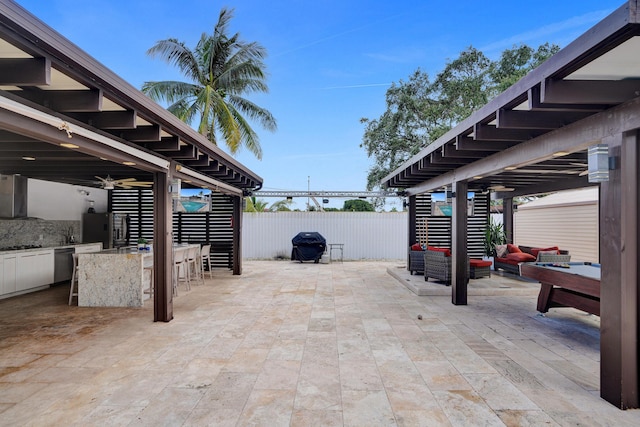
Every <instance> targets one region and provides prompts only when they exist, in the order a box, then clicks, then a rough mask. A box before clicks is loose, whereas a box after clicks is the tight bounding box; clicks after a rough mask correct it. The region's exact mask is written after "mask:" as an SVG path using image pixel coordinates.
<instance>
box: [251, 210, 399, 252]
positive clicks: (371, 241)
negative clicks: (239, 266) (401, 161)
mask: <svg viewBox="0 0 640 427" xmlns="http://www.w3.org/2000/svg"><path fill="white" fill-rule="evenodd" d="M407 220H408V215H407V213H406V212H386V213H378V212H260V213H251V212H245V213H244V214H243V219H242V257H243V258H244V259H274V258H277V257H284V258H289V257H290V256H291V249H292V245H291V239H292V238H293V237H294V236H295V235H296V234H298V233H300V232H304V231H317V232H318V233H320V234H322V235H323V236H324V238H325V239H327V243H344V259H345V260H360V259H380V260H396V259H397V260H405V259H406V257H407V248H408V245H409V243H408V241H407V234H408V226H407ZM334 255H335V252H334Z"/></svg>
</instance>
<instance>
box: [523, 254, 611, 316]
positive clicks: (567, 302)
mask: <svg viewBox="0 0 640 427" xmlns="http://www.w3.org/2000/svg"><path fill="white" fill-rule="evenodd" d="M593 268H596V267H593ZM521 269H522V275H523V276H525V277H529V278H531V279H535V280H537V281H539V282H540V293H539V294H538V305H537V309H538V311H539V312H541V313H546V312H548V311H549V308H552V307H574V308H577V309H579V310H582V311H586V312H587V313H591V314H595V315H597V316H600V280H598V279H595V278H593V277H588V276H584V275H580V274H576V273H572V272H571V269H567V271H561V270H562V269H555V268H553V269H552V268H547V267H544V266H540V265H535V264H533V263H531V264H530V263H526V264H523V265H522V266H521Z"/></svg>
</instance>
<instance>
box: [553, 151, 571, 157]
mask: <svg viewBox="0 0 640 427" xmlns="http://www.w3.org/2000/svg"><path fill="white" fill-rule="evenodd" d="M569 154H571V153H568V152H566V151H556V152H555V153H553V154H552V156H553V157H562V156H568V155H569Z"/></svg>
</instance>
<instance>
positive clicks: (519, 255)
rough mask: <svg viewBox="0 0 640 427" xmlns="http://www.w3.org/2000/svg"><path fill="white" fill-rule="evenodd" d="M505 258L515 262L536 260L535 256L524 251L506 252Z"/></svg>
mask: <svg viewBox="0 0 640 427" xmlns="http://www.w3.org/2000/svg"><path fill="white" fill-rule="evenodd" d="M505 258H507V259H508V260H514V261H516V262H531V261H535V260H536V257H534V256H533V255H531V254H528V253H525V252H514V253H510V254H507V256H506V257H505Z"/></svg>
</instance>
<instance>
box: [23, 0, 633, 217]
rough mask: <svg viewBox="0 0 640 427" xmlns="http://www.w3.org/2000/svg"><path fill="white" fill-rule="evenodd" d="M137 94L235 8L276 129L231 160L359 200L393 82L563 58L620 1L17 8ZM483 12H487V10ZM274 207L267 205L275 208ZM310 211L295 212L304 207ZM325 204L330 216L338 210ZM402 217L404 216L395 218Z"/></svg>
mask: <svg viewBox="0 0 640 427" xmlns="http://www.w3.org/2000/svg"><path fill="white" fill-rule="evenodd" d="M18 3H19V4H20V5H21V6H23V7H25V8H26V9H27V10H28V11H29V12H31V13H32V14H34V15H35V16H37V17H38V18H40V19H41V20H43V21H44V22H45V23H46V24H48V25H49V26H51V27H53V28H54V29H55V30H56V31H58V32H60V33H61V34H62V35H63V36H65V37H66V38H68V39H70V40H71V41H72V42H74V43H75V44H77V45H78V46H79V47H80V48H82V49H83V50H85V51H86V52H87V53H89V54H90V55H91V56H93V57H94V58H96V59H97V60H98V61H100V62H101V63H103V64H104V65H105V66H107V67H108V68H110V69H112V70H113V71H114V72H116V73H117V74H118V75H120V76H121V77H122V78H124V79H125V80H127V81H128V82H129V83H131V84H132V85H133V86H135V87H137V88H140V87H141V85H142V83H143V82H145V81H148V80H177V79H181V76H180V75H179V74H178V73H177V72H176V70H174V69H172V68H170V67H169V66H168V65H167V64H165V63H164V62H162V61H160V60H158V59H152V58H149V57H148V56H147V55H146V51H147V49H148V48H150V47H151V46H153V45H154V44H155V42H156V41H158V40H162V39H165V38H169V37H174V38H177V39H179V40H182V41H184V42H185V43H186V44H187V45H188V46H190V47H193V46H195V44H196V42H197V40H198V39H199V37H200V35H201V34H202V33H203V32H207V33H211V31H212V29H213V26H214V25H215V23H216V21H217V18H218V14H219V11H220V9H221V8H222V7H223V6H227V7H229V8H234V9H235V13H234V19H233V20H232V21H231V31H233V32H240V34H241V35H242V38H243V39H244V40H247V41H257V42H259V43H261V44H262V45H263V46H264V47H266V49H267V51H268V53H269V56H268V58H267V59H266V64H267V67H268V74H269V78H268V85H269V88H270V92H269V93H268V94H259V95H253V96H250V97H249V98H250V99H251V100H253V101H254V102H256V103H257V104H258V105H261V106H262V107H265V108H267V109H269V110H270V111H271V112H272V113H273V114H274V116H275V117H276V119H277V121H278V131H277V132H275V133H270V132H267V131H264V130H262V129H261V128H260V127H259V126H258V125H257V124H256V125H255V126H254V129H255V130H256V131H257V132H258V134H259V135H260V142H261V145H262V148H263V152H264V154H263V159H262V160H261V161H258V160H256V159H255V158H254V157H253V155H251V154H250V153H248V152H242V153H240V154H239V155H238V156H237V159H238V160H239V161H241V162H242V163H243V164H245V165H246V166H247V167H249V168H250V169H251V170H253V171H254V172H255V173H257V174H258V175H260V176H261V177H262V178H263V179H264V189H265V190H297V191H304V190H307V188H308V186H310V188H311V190H318V191H319V190H327V191H330V190H332V191H338V190H340V191H345V190H358V191H361V190H364V189H365V186H366V175H367V170H368V169H369V167H370V166H371V160H370V159H369V158H367V156H366V152H365V151H364V150H363V149H362V148H360V143H361V140H362V134H363V129H364V127H363V125H362V124H361V123H360V118H362V117H366V118H369V119H375V118H378V117H379V116H380V115H381V114H382V113H383V112H384V111H385V92H386V90H387V88H388V87H389V85H390V84H391V83H392V82H399V81H400V80H405V81H406V80H407V78H408V76H409V75H410V74H411V73H412V72H413V71H415V70H416V69H417V68H421V69H422V70H424V71H426V72H428V73H429V74H430V75H431V76H434V75H435V74H437V73H438V72H439V71H440V70H442V69H443V68H444V66H445V64H446V62H447V60H449V59H454V58H456V57H457V56H458V54H459V53H460V52H461V51H462V50H464V49H465V48H467V47H468V46H471V45H472V46H474V47H476V48H478V49H480V50H482V51H483V52H484V53H485V54H487V55H488V56H489V57H490V58H496V57H497V56H499V54H500V52H501V51H503V50H504V49H506V48H510V47H513V46H514V45H517V44H520V43H526V44H529V45H530V46H538V45H539V44H541V43H544V42H551V43H556V44H558V45H560V46H566V45H567V44H568V43H569V42H571V41H573V40H574V39H575V38H576V37H578V36H579V35H580V34H582V33H584V32H585V31H586V30H587V29H589V28H590V27H592V26H593V25H595V24H596V23H597V22H599V21H600V20H602V19H603V18H604V17H605V16H607V15H608V14H609V13H611V12H612V11H613V10H615V9H616V8H617V7H619V6H620V5H621V4H622V3H623V2H622V1H621V0H615V1H610V0H582V1H579V2H577V1H576V2H574V1H570V2H564V1H557V0H554V1H549V0H538V1H535V2H514V1H512V0H511V1H502V0H496V1H493V2H490V3H485V2H478V1H457V2H453V1H449V2H435V1H419V0H396V1H393V2H392V1H389V0H370V1H358V0H355V1H345V0H316V1H302V0H271V1H259V0H237V1H231V2H219V1H212V0H182V1H179V2H176V1H165V0H140V1H136V0H103V1H86V0H47V1H46V2H45V1H42V0H18ZM486 4H490V5H491V6H486ZM275 200H276V199H269V200H268V201H275ZM305 202H306V200H300V201H297V206H298V207H303V206H304V203H305ZM342 203H343V200H337V199H331V203H330V204H329V206H333V207H342ZM397 207H398V208H400V206H397Z"/></svg>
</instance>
